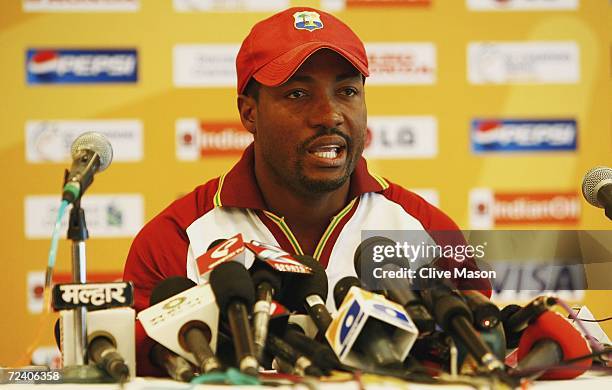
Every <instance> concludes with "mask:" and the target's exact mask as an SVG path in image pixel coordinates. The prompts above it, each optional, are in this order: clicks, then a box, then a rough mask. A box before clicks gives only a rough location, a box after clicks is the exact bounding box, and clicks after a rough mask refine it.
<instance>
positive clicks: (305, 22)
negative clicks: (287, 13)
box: [293, 11, 323, 31]
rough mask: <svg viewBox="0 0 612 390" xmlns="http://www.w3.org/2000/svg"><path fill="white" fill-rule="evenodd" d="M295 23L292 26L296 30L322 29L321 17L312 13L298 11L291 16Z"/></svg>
mask: <svg viewBox="0 0 612 390" xmlns="http://www.w3.org/2000/svg"><path fill="white" fill-rule="evenodd" d="M293 18H294V19H295V22H294V23H293V26H294V27H295V28H297V29H298V30H308V31H313V30H317V29H319V28H323V22H322V21H321V16H320V15H319V14H318V13H316V12H312V11H299V12H296V13H294V14H293Z"/></svg>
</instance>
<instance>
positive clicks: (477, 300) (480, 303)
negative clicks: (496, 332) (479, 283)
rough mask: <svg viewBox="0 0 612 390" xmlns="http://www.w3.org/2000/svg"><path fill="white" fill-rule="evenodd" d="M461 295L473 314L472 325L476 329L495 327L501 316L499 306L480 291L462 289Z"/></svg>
mask: <svg viewBox="0 0 612 390" xmlns="http://www.w3.org/2000/svg"><path fill="white" fill-rule="evenodd" d="M461 295H462V296H463V298H464V299H465V302H466V303H467V305H468V307H469V308H470V310H471V311H472V315H473V316H474V326H475V327H476V329H478V330H489V329H493V328H495V327H496V326H497V325H498V324H499V322H500V318H501V314H500V312H499V308H498V307H497V305H495V304H494V303H493V302H491V301H490V300H489V299H488V298H487V297H485V296H484V295H483V294H482V293H481V292H480V291H476V290H463V291H461Z"/></svg>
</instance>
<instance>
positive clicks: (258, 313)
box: [249, 260, 281, 362]
mask: <svg viewBox="0 0 612 390" xmlns="http://www.w3.org/2000/svg"><path fill="white" fill-rule="evenodd" d="M249 272H250V273H251V278H252V280H253V284H254V285H255V296H256V299H257V300H256V302H255V306H254V307H253V342H254V344H255V353H256V356H257V359H258V360H259V361H260V362H261V360H262V358H263V352H264V349H265V347H266V338H267V337H268V324H269V322H270V307H271V303H272V299H273V298H274V299H278V297H277V295H278V292H280V290H281V277H280V275H278V274H277V273H276V272H274V271H272V269H270V267H269V266H268V265H266V264H265V263H263V262H262V261H260V260H255V262H254V263H253V265H252V266H251V269H250V270H249Z"/></svg>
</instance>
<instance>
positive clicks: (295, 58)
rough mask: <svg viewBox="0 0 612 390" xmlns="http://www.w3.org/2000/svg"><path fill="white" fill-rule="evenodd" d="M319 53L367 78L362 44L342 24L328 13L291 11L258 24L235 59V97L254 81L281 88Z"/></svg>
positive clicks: (312, 9)
mask: <svg viewBox="0 0 612 390" xmlns="http://www.w3.org/2000/svg"><path fill="white" fill-rule="evenodd" d="M319 49H331V50H333V51H335V52H337V53H338V54H340V55H342V56H343V57H344V58H346V59H347V60H348V61H349V62H350V63H351V64H353V66H354V67H355V68H357V70H359V72H361V74H363V75H364V76H368V75H369V74H370V73H369V71H368V57H367V55H366V51H365V48H364V47H363V42H361V40H360V39H359V37H358V36H357V35H356V34H355V33H354V32H353V31H352V30H351V29H350V28H349V26H347V25H346V24H344V23H343V22H342V21H340V20H339V19H337V18H336V17H335V16H333V15H331V14H328V13H327V12H323V11H319V10H317V9H314V8H309V7H294V8H289V9H286V10H284V11H282V12H279V13H277V14H275V15H272V16H271V17H269V18H267V19H264V20H262V21H261V22H258V23H257V24H256V25H255V26H253V28H252V29H251V32H250V33H249V35H247V37H246V38H245V39H244V41H243V42H242V46H241V47H240V51H239V52H238V56H237V57H236V73H237V76H238V93H239V94H240V93H242V92H243V90H244V88H245V87H246V85H247V83H248V82H249V80H250V79H251V77H254V78H255V80H257V81H258V82H260V83H261V84H263V85H267V86H270V87H274V86H277V85H281V84H283V83H284V82H285V81H287V80H288V79H289V78H290V77H291V76H292V75H293V73H295V71H296V70H297V69H298V68H299V67H300V65H302V63H304V61H305V60H306V59H307V58H308V57H309V56H310V55H311V54H312V53H314V52H315V51H317V50H319Z"/></svg>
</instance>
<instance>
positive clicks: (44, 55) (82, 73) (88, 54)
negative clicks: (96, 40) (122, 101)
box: [26, 48, 138, 84]
mask: <svg viewBox="0 0 612 390" xmlns="http://www.w3.org/2000/svg"><path fill="white" fill-rule="evenodd" d="M26 78H27V82H28V84H97V83H135V82H137V81H138V52H137V51H136V49H55V48H47V49H28V51H27V52H26Z"/></svg>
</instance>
